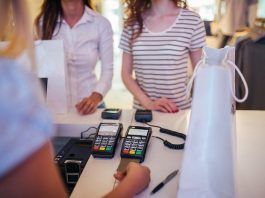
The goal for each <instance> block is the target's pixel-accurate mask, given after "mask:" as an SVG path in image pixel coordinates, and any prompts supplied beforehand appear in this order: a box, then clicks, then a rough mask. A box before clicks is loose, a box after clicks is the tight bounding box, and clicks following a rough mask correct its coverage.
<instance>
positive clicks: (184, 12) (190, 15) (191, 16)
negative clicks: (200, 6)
mask: <svg viewBox="0 0 265 198" xmlns="http://www.w3.org/2000/svg"><path fill="white" fill-rule="evenodd" d="M181 16H182V19H183V20H194V21H197V22H201V21H202V19H201V17H200V15H199V14H198V13H196V12H194V11H192V10H189V9H186V8H182V9H181Z"/></svg>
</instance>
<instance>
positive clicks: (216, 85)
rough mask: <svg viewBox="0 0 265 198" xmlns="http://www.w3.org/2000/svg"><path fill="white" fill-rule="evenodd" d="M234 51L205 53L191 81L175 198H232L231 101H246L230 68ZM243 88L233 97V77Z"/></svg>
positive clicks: (232, 66) (205, 51)
mask: <svg viewBox="0 0 265 198" xmlns="http://www.w3.org/2000/svg"><path fill="white" fill-rule="evenodd" d="M234 51H235V50H234V48H230V47H226V48H223V49H211V48H204V56H203V59H202V60H201V61H200V62H199V63H198V64H197V66H196V68H195V71H194V73H193V76H192V78H191V81H190V82H189V84H188V92H189V91H190V88H191V86H192V83H193V80H194V88H193V89H194V90H193V97H192V98H193V100H192V108H191V117H190V124H189V128H188V133H187V141H186V145H185V151H184V157H183V162H182V166H181V171H180V182H179V190H178V195H177V197H178V198H234V197H235V196H236V190H235V186H236V184H235V162H236V157H235V146H236V145H235V143H236V142H235V130H234V129H235V123H234V116H233V111H234V108H233V104H234V100H236V101H238V102H243V101H244V100H246V98H247V95H248V88H247V85H246V82H245V80H244V78H243V76H242V74H241V73H240V71H239V70H238V68H237V67H236V66H235V65H234V63H233V62H234V60H233V57H234ZM235 71H237V72H238V74H239V75H240V77H241V79H242V80H243V82H244V85H245V88H246V94H245V96H244V98H243V99H238V98H236V96H235V94H234V93H235V92H234V72H235ZM187 94H188V93H187Z"/></svg>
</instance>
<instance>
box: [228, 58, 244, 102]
mask: <svg viewBox="0 0 265 198" xmlns="http://www.w3.org/2000/svg"><path fill="white" fill-rule="evenodd" d="M225 62H226V64H227V65H228V66H231V67H232V68H234V69H235V71H236V72H237V73H238V75H239V77H240V79H241V80H242V82H243V84H244V87H245V95H244V97H242V98H241V99H240V98H238V97H237V96H236V94H235V89H234V87H233V83H231V87H230V88H231V93H232V96H233V98H234V99H235V101H237V102H239V103H242V102H244V101H245V100H246V99H247V97H248V85H247V82H246V79H245V78H244V76H243V74H242V73H241V71H240V70H239V69H238V67H237V66H236V64H235V63H234V62H232V61H231V60H229V59H227V60H225V61H224V63H225ZM229 78H230V80H231V82H232V72H231V71H230V72H229Z"/></svg>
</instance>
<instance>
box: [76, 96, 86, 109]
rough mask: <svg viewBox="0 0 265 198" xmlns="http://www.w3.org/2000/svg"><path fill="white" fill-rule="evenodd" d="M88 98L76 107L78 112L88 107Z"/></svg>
mask: <svg viewBox="0 0 265 198" xmlns="http://www.w3.org/2000/svg"><path fill="white" fill-rule="evenodd" d="M87 100H88V98H84V99H83V100H82V101H81V102H79V103H78V104H77V105H76V108H77V110H78V111H79V112H80V111H81V110H82V109H83V108H84V106H85V105H86V102H87Z"/></svg>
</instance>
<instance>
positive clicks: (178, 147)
mask: <svg viewBox="0 0 265 198" xmlns="http://www.w3.org/2000/svg"><path fill="white" fill-rule="evenodd" d="M145 124H146V125H148V126H151V127H155V128H159V131H160V133H164V134H167V135H172V136H175V137H178V138H181V139H183V140H184V141H185V140H186V137H187V136H186V135H185V134H183V133H180V132H177V131H172V130H169V129H166V128H163V127H160V126H157V125H152V124H149V123H147V122H145ZM152 137H154V138H157V139H160V140H162V141H163V143H164V145H165V146H166V147H168V148H170V149H175V150H182V149H184V146H185V143H182V144H172V143H171V142H169V141H167V140H165V139H163V138H161V137H158V136H152Z"/></svg>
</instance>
